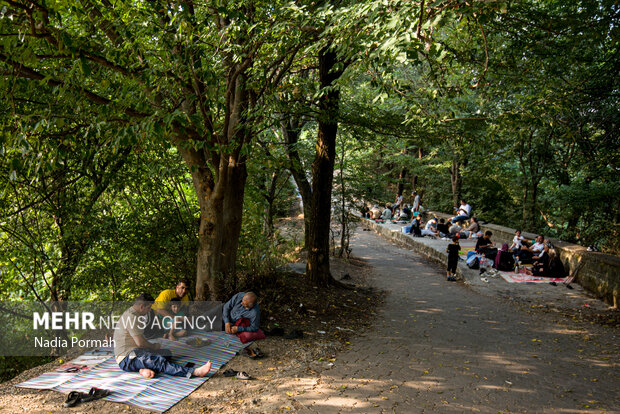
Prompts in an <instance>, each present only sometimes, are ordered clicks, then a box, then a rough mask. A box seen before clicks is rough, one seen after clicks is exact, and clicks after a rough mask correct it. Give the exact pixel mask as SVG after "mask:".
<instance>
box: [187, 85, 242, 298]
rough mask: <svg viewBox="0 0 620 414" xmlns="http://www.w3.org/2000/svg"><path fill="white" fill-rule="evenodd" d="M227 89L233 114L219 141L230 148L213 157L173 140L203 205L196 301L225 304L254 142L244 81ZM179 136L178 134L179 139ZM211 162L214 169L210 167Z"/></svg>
mask: <svg viewBox="0 0 620 414" xmlns="http://www.w3.org/2000/svg"><path fill="white" fill-rule="evenodd" d="M229 90H230V91H231V93H230V95H229V96H227V99H228V101H229V112H228V114H227V122H226V127H225V128H224V131H223V134H224V136H223V137H222V138H221V141H223V143H224V144H226V148H227V149H226V150H222V149H220V150H219V151H218V152H215V151H214V150H207V149H204V148H201V149H198V148H195V147H192V146H188V145H187V143H186V142H185V140H186V137H177V139H176V140H175V142H176V143H177V148H178V150H179V152H180V154H181V156H182V157H183V159H184V161H185V163H186V164H187V166H188V168H189V170H190V172H191V175H192V181H193V184H194V189H195V191H196V195H197V197H198V203H199V205H200V229H199V231H198V255H197V263H196V299H197V300H207V299H208V300H223V299H224V294H225V288H226V286H227V285H228V286H234V284H235V283H234V278H235V264H236V261H237V247H238V244H239V235H240V233H241V221H242V215H243V195H244V190H245V183H246V179H247V169H246V164H245V161H246V159H245V156H243V155H241V151H242V149H243V145H244V144H245V143H246V142H248V141H249V140H250V135H249V134H250V133H251V132H250V131H251V128H250V127H249V125H246V122H247V120H246V119H245V118H244V116H245V113H246V110H247V108H248V105H249V95H248V92H247V89H246V85H245V79H244V77H243V76H242V75H240V76H238V77H236V78H235V79H234V80H231V85H229ZM180 132H181V131H177V133H178V134H180ZM196 138H198V139H200V138H201V137H196ZM222 147H224V146H222ZM207 162H208V163H209V164H210V165H211V167H212V168H209V166H208V165H207ZM212 171H214V172H215V174H214V173H213V172H212Z"/></svg>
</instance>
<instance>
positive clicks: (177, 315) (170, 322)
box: [162, 298, 187, 341]
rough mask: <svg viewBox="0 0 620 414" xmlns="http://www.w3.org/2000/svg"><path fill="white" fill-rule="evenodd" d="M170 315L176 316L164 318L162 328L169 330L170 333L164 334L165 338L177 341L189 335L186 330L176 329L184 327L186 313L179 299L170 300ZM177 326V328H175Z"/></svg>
mask: <svg viewBox="0 0 620 414" xmlns="http://www.w3.org/2000/svg"><path fill="white" fill-rule="evenodd" d="M170 313H172V314H173V315H174V316H173V317H170V316H164V317H163V318H162V326H163V327H164V328H165V329H168V332H166V333H165V334H164V338H166V339H170V340H171V341H176V340H177V338H180V337H182V336H185V335H187V330H186V329H175V327H177V328H178V327H179V326H182V323H181V322H182V320H183V317H184V316H185V312H183V309H182V308H181V300H180V299H179V298H172V299H171V300H170ZM175 322H176V323H175ZM175 325H176V326H175Z"/></svg>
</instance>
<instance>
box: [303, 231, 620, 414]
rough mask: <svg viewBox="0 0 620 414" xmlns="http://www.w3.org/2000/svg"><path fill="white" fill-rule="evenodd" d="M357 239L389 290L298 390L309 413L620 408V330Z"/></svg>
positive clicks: (359, 252) (372, 237)
mask: <svg viewBox="0 0 620 414" xmlns="http://www.w3.org/2000/svg"><path fill="white" fill-rule="evenodd" d="M352 246H353V254H354V255H356V256H358V257H361V258H364V259H365V260H367V261H368V263H369V264H370V266H372V267H373V268H374V272H373V275H374V276H373V283H374V284H375V285H376V286H377V287H378V288H381V289H384V290H386V291H388V292H389V294H388V296H387V299H386V302H385V304H384V306H383V307H382V308H381V309H380V316H379V317H378V318H377V322H376V323H375V326H374V327H373V328H372V329H371V330H369V331H368V332H366V333H365V334H363V335H362V336H361V337H359V338H357V339H354V340H352V348H351V349H350V350H349V351H345V352H343V353H341V354H339V356H338V359H337V360H336V361H335V365H334V367H333V368H332V369H330V370H327V371H325V372H323V374H322V376H321V378H320V379H319V380H318V382H317V381H312V382H311V383H308V386H307V389H306V390H305V392H304V393H302V394H301V395H297V396H296V397H295V399H296V400H297V402H299V403H300V405H301V406H303V407H305V408H303V409H302V410H301V412H319V413H329V412H341V411H342V412H359V413H372V412H398V413H426V412H441V413H452V412H455V413H456V412H483V413H499V412H502V413H543V412H554V413H589V412H602V411H605V410H606V411H607V412H620V395H619V394H620V376H619V370H618V362H619V360H618V357H619V352H618V344H617V342H618V341H617V338H615V335H616V334H617V333H618V331H617V329H615V328H605V327H600V326H594V325H583V324H581V325H577V324H572V323H570V321H567V320H563V321H562V320H560V321H558V320H557V319H556V318H554V317H553V316H552V315H549V314H545V313H541V312H532V313H528V312H525V311H523V310H521V309H519V308H518V307H516V306H515V305H514V304H512V303H507V302H505V301H501V300H500V299H495V298H493V297H490V296H485V295H482V294H480V293H477V292H475V291H473V290H472V289H471V288H468V287H467V286H465V285H463V284H460V283H448V282H446V281H445V280H444V277H443V275H444V271H443V269H442V268H440V267H439V266H437V265H435V264H431V263H429V262H427V261H426V260H425V259H423V258H421V257H420V256H418V255H417V254H415V253H413V252H411V251H408V250H404V249H400V248H397V247H395V246H393V245H391V244H390V243H389V242H387V241H386V240H384V239H382V238H380V237H379V236H377V235H376V234H374V233H373V232H363V231H358V232H357V233H356V235H355V236H354V238H353V240H352ZM533 288H534V287H533ZM300 405H298V404H296V406H297V407H298V408H301V406H300Z"/></svg>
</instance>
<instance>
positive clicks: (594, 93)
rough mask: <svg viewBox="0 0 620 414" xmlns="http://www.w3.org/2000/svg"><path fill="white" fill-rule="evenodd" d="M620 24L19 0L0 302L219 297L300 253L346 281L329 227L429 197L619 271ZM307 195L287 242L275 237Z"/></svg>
mask: <svg viewBox="0 0 620 414" xmlns="http://www.w3.org/2000/svg"><path fill="white" fill-rule="evenodd" d="M619 13H620V7H619V5H618V2H617V1H615V0H614V1H612V0H598V1H592V0H577V1H567V0H564V1H561V0H527V1H519V2H510V1H484V2H478V1H460V0H438V1H425V0H421V1H386V0H384V1H371V0H368V1H363V0H362V1H335V2H324V1H293V2H288V1H278V0H276V1H269V2H265V1H260V0H237V1H224V0H221V1H205V2H195V1H192V0H180V1H138V0H135V1H129V2H120V1H114V0H82V1H79V2H76V1H72V0H55V1H43V0H40V1H29V0H0V154H1V155H2V157H1V158H0V272H1V274H2V278H1V282H0V295H1V296H0V297H2V299H3V300H36V301H47V300H55V301H66V300H95V299H96V300H127V299H128V298H131V297H133V296H134V295H136V294H137V293H139V292H141V291H144V290H147V291H152V292H156V291H158V290H160V289H161V288H162V287H168V286H172V285H173V284H174V282H175V280H177V279H178V278H179V277H189V278H191V279H192V280H195V281H196V285H195V287H196V289H195V292H192V296H193V297H195V298H198V299H206V298H210V299H222V298H225V297H227V295H229V294H230V293H231V292H234V291H235V290H238V289H244V288H247V287H250V286H256V285H260V284H261V280H263V279H270V278H273V275H274V274H277V269H278V267H279V266H280V265H282V264H283V263H285V262H286V261H288V260H291V258H292V255H294V254H295V253H296V251H298V250H299V249H301V248H303V249H304V250H305V251H307V267H306V270H307V272H306V274H307V276H308V278H310V279H311V280H312V281H313V283H315V284H316V285H318V286H333V285H337V284H338V283H337V282H336V281H335V280H334V279H333V278H332V276H331V274H330V271H329V256H330V254H332V253H333V252H334V251H337V252H339V253H340V254H344V253H346V239H345V238H343V239H342V240H340V241H336V240H334V239H335V238H334V235H333V233H332V231H331V228H330V225H331V223H332V222H333V221H336V222H338V223H339V224H340V225H342V224H343V223H344V224H346V223H347V222H348V221H349V220H350V216H349V214H348V213H347V206H357V207H359V206H360V205H361V203H362V202H370V203H379V204H385V203H386V202H391V201H393V199H394V197H395V193H396V192H401V191H402V192H404V193H405V195H408V194H410V193H411V191H413V190H415V191H417V192H418V193H420V194H421V195H422V203H423V205H424V206H425V208H427V209H431V210H437V211H444V212H451V211H452V209H453V207H454V206H455V205H457V203H458V200H459V199H460V198H462V197H463V198H466V199H467V200H468V202H469V203H470V204H471V205H472V206H473V208H474V212H475V214H476V215H477V216H478V217H480V219H481V220H484V221H487V222H493V223H496V224H502V225H506V226H511V227H515V228H522V229H523V230H524V231H530V232H540V233H544V234H545V235H547V236H550V237H557V238H559V239H562V240H565V241H569V242H576V243H580V244H583V245H596V246H597V247H598V248H599V249H601V250H603V251H605V252H608V253H611V254H618V252H619V251H620V243H619V240H620V238H619V237H618V235H619V230H620V227H619V216H620V196H619V194H620V180H619V179H618V158H619V155H620V152H619V145H618V144H619V140H618V122H619V111H618V108H619V107H620V105H619V102H618V97H619V91H620V88H619V81H618V67H620V56H619V50H618V23H619ZM298 199H302V200H303V211H304V221H305V237H304V240H293V241H290V240H286V239H284V238H283V237H281V235H279V234H278V232H277V231H276V230H275V227H274V222H275V219H276V218H278V217H286V216H288V215H289V214H290V209H291V206H292V205H293V204H295V203H296V202H297V201H298ZM343 234H346V231H344V232H343ZM338 246H340V248H339V249H338Z"/></svg>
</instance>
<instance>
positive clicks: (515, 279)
mask: <svg viewBox="0 0 620 414" xmlns="http://www.w3.org/2000/svg"><path fill="white" fill-rule="evenodd" d="M499 274H500V276H501V277H502V278H503V279H504V280H505V281H506V282H508V283H550V282H556V283H564V282H566V281H567V280H568V277H542V276H531V275H528V274H526V273H525V271H524V270H521V271H520V272H519V273H515V272H505V271H503V270H500V272H499Z"/></svg>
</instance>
